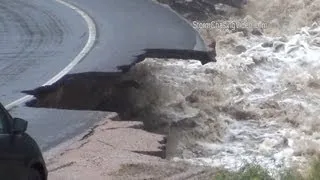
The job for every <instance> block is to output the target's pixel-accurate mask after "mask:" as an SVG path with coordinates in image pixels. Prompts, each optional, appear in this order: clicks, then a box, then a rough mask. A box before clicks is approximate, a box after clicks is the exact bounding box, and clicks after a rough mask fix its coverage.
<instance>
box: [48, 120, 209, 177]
mask: <svg viewBox="0 0 320 180" xmlns="http://www.w3.org/2000/svg"><path fill="white" fill-rule="evenodd" d="M161 140H163V136H162V135H158V134H154V133H149V132H146V131H144V130H143V129H142V123H141V122H134V121H116V120H111V119H110V118H105V119H104V120H102V121H101V122H100V123H99V124H97V125H95V126H94V127H93V128H91V129H90V130H89V131H88V132H86V133H85V134H83V135H81V136H78V137H77V138H75V139H73V140H70V142H68V143H65V144H63V145H61V146H60V147H57V148H56V149H54V150H51V152H47V153H45V156H46V161H47V166H48V170H49V180H88V179H94V180H112V179H116V180H129V179H130V180H142V179H144V180H146V179H170V180H178V179H199V177H203V178H201V179H207V178H206V177H208V176H209V177H210V176H212V173H213V171H212V169H211V168H210V169H207V168H206V167H197V166H191V165H190V164H186V163H183V162H169V161H167V160H165V159H162V158H161V156H162V151H161V150H160V148H159V147H160V146H161V144H160V143H159V142H158V141H161Z"/></svg>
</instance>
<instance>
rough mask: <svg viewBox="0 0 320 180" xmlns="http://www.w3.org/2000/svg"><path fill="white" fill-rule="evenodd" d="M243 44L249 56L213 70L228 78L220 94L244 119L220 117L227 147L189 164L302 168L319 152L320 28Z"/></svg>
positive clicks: (215, 147)
mask: <svg viewBox="0 0 320 180" xmlns="http://www.w3.org/2000/svg"><path fill="white" fill-rule="evenodd" d="M241 44H243V45H244V46H246V48H247V51H246V52H243V53H241V54H239V55H230V54H229V55H227V56H225V57H220V58H219V59H218V62H217V63H215V64H214V65H211V68H213V69H215V70H216V71H217V72H219V73H218V74H220V75H221V76H223V77H225V78H227V79H228V81H224V83H223V85H222V86H221V87H220V88H221V89H220V91H224V92H225V93H226V94H229V97H228V101H229V102H230V106H233V107H234V108H236V109H238V110H241V111H242V112H243V114H245V115H244V116H246V117H244V118H242V119H245V120H241V119H237V118H230V116H225V114H223V113H221V114H217V117H218V118H220V119H221V120H228V121H229V123H230V124H229V125H228V128H227V133H226V135H225V136H224V139H223V143H220V142H219V143H211V144H203V146H204V147H206V148H207V149H210V151H211V154H212V155H211V156H210V157H202V158H195V159H188V160H187V161H190V162H192V163H196V164H202V165H210V166H223V167H225V168H228V169H238V168H239V167H241V166H242V165H243V164H245V163H255V164H259V165H261V166H262V167H265V168H267V169H269V170H271V171H272V170H278V169H281V168H287V167H291V166H295V165H298V167H302V166H303V165H304V164H305V163H307V161H308V160H309V159H310V157H311V156H313V155H316V154H319V151H320V149H319V147H320V26H319V25H318V24H317V23H314V24H313V25H312V26H311V27H304V28H302V29H301V30H300V31H299V32H297V33H296V34H295V35H292V36H283V37H278V38H270V37H266V36H263V37H250V38H249V39H246V40H245V41H242V42H241ZM235 89H236V91H237V92H236V93H235V92H233V91H234V90H235ZM226 113H228V112H226Z"/></svg>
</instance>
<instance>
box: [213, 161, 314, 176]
mask: <svg viewBox="0 0 320 180" xmlns="http://www.w3.org/2000/svg"><path fill="white" fill-rule="evenodd" d="M279 174H280V177H279V178H280V180H320V159H319V158H317V159H315V160H314V161H313V162H312V163H311V166H310V168H309V169H308V170H307V171H306V174H304V176H303V175H302V174H300V173H299V172H298V171H296V170H293V169H290V170H285V171H283V172H282V173H279ZM213 180H274V178H273V177H272V176H270V175H269V173H268V171H267V170H265V169H263V168H262V167H261V166H259V165H246V166H244V167H243V168H241V169H240V170H239V171H237V172H230V171H227V170H220V171H218V173H216V174H215V176H214V177H213Z"/></svg>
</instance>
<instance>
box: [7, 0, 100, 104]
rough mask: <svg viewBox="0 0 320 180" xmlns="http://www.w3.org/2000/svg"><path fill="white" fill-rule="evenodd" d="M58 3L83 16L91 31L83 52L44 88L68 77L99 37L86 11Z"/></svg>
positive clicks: (19, 100) (29, 97)
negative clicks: (65, 76)
mask: <svg viewBox="0 0 320 180" xmlns="http://www.w3.org/2000/svg"><path fill="white" fill-rule="evenodd" d="M55 1H56V2H58V3H60V4H63V5H65V6H67V7H69V8H70V9H72V10H74V11H76V12H77V13H78V14H80V15H81V17H82V18H83V19H84V20H85V21H86V23H87V26H88V29H89V37H88V41H87V43H86V45H85V46H84V48H83V49H82V50H81V52H80V53H79V54H78V55H77V56H76V57H75V58H74V59H73V60H72V61H71V63H69V64H68V66H66V67H65V68H64V69H63V70H62V71H60V72H59V73H58V74H57V75H55V76H54V77H53V78H51V79H50V80H49V81H47V82H46V83H45V84H43V85H42V86H47V85H51V84H53V83H55V82H56V81H58V80H59V79H60V78H62V77H63V76H64V75H66V74H67V73H68V72H70V70H71V69H72V68H73V67H74V66H76V65H77V64H78V63H79V62H80V61H81V60H82V59H83V58H84V57H85V56H86V55H87V54H88V53H89V52H90V50H91V49H92V48H93V46H94V43H95V41H96V37H97V30H96V25H95V23H94V21H93V20H92V19H91V17H90V16H89V15H88V14H87V13H85V12H84V11H82V10H81V9H79V8H77V7H76V6H74V5H72V4H69V3H67V2H65V1H63V0H55ZM32 98H33V96H31V95H27V96H24V97H22V98H20V99H18V100H15V101H13V102H11V103H9V104H7V105H6V106H5V108H6V109H7V110H10V109H12V108H13V107H15V106H18V105H20V104H22V103H24V102H26V101H29V100H31V99H32Z"/></svg>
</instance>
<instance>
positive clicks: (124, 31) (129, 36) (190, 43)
mask: <svg viewBox="0 0 320 180" xmlns="http://www.w3.org/2000/svg"><path fill="white" fill-rule="evenodd" d="M0 1H1V3H0V101H1V102H2V103H3V104H9V103H11V102H13V101H15V100H17V99H19V98H21V97H22V96H23V95H22V94H21V93H20V91H22V90H26V89H34V88H35V87H39V86H41V85H42V84H44V83H46V82H47V81H48V80H49V79H51V78H52V77H54V76H55V75H56V74H58V73H59V72H60V71H61V70H62V69H64V68H65V67H66V66H67V65H68V64H69V63H70V62H72V61H73V60H74V58H75V57H77V56H79V53H80V52H81V51H82V50H83V48H84V47H85V45H86V43H88V37H89V34H88V33H89V32H90V31H89V29H88V24H87V23H86V21H85V19H83V16H81V15H80V14H79V12H76V11H75V10H74V9H72V8H70V7H67V6H66V5H63V4H61V3H58V2H57V1H54V0H46V1H43V0H28V1H24V0H0ZM66 2H68V3H70V4H74V5H75V6H77V7H79V8H80V9H82V10H83V11H84V12H86V13H87V14H88V15H89V16H90V17H91V18H92V19H93V20H94V22H95V27H96V31H97V34H96V36H95V38H96V41H95V44H94V46H93V48H90V52H89V54H87V55H86V56H85V57H84V58H82V59H81V62H80V63H78V64H77V65H76V66H75V67H74V68H73V69H72V70H71V71H70V72H69V73H80V72H92V71H100V72H110V71H116V66H118V65H119V64H123V63H124V64H126V63H128V62H130V61H131V60H132V59H133V56H134V55H137V54H139V53H140V52H141V50H142V49H144V48H176V49H197V50H205V46H204V43H203V41H202V40H201V38H200V37H199V35H198V34H197V33H196V31H195V30H194V29H193V28H192V27H191V26H190V25H189V24H188V23H187V22H186V21H184V20H182V19H181V18H179V17H178V16H177V15H176V14H175V13H173V12H171V11H170V10H169V9H167V8H164V7H162V6H160V5H157V4H155V3H153V2H151V1H150V0H135V1H130V0H90V1H87V0H69V1H66ZM10 111H11V113H12V114H13V115H14V116H19V117H23V118H24V119H26V120H28V121H29V130H28V132H29V133H30V134H31V135H32V136H34V137H35V138H36V139H37V141H38V142H39V144H40V146H41V147H42V149H43V150H47V149H48V148H50V147H53V146H55V145H57V144H58V143H61V142H62V141H64V140H66V139H69V138H71V137H73V136H75V135H76V134H79V133H81V132H83V131H84V130H86V129H87V128H88V127H90V126H92V124H93V123H95V122H97V121H98V120H99V119H100V118H101V117H103V116H105V115H106V114H107V113H106V112H93V111H91V112H90V111H66V110H54V109H32V108H27V107H24V106H23V105H20V106H18V107H16V108H13V109H11V110H10Z"/></svg>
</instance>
